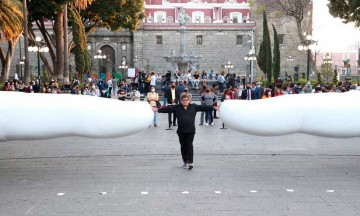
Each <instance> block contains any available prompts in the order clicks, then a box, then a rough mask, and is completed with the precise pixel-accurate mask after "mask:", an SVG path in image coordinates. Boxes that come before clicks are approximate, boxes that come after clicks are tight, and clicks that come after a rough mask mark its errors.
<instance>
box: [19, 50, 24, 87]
mask: <svg viewBox="0 0 360 216" xmlns="http://www.w3.org/2000/svg"><path fill="white" fill-rule="evenodd" d="M19 64H20V80H21V81H22V82H23V74H22V65H23V64H25V56H23V57H22V59H20V61H19Z"/></svg>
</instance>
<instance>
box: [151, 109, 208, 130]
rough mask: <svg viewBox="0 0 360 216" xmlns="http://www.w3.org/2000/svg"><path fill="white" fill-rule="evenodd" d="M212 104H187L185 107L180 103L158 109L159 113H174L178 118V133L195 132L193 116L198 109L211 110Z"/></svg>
mask: <svg viewBox="0 0 360 216" xmlns="http://www.w3.org/2000/svg"><path fill="white" fill-rule="evenodd" d="M213 109H214V108H213V107H212V106H204V105H197V104H189V105H188V107H187V109H185V108H184V107H183V105H182V104H178V105H174V106H167V107H162V108H159V109H158V112H159V113H175V115H176V117H177V119H178V125H179V126H178V129H177V132H178V133H193V132H195V116H196V113H197V112H198V111H212V110H213Z"/></svg>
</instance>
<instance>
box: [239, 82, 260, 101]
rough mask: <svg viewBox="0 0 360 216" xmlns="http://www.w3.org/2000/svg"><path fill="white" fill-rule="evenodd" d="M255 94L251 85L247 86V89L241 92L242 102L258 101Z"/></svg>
mask: <svg viewBox="0 0 360 216" xmlns="http://www.w3.org/2000/svg"><path fill="white" fill-rule="evenodd" d="M255 98H256V96H255V92H254V91H253V90H252V89H251V85H250V83H247V84H246V88H245V89H244V90H242V92H241V100H256V99H255Z"/></svg>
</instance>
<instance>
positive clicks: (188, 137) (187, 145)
mask: <svg viewBox="0 0 360 216" xmlns="http://www.w3.org/2000/svg"><path fill="white" fill-rule="evenodd" d="M180 101H181V102H180V104H177V105H174V106H167V107H162V108H158V109H157V108H154V107H153V110H154V112H159V113H174V114H175V115H176V116H177V117H178V123H179V127H178V129H177V134H178V136H179V142H180V146H181V156H182V160H183V162H184V164H183V168H184V169H192V168H193V167H194V165H193V158H194V150H193V141H194V136H195V117H196V113H197V112H199V111H212V110H214V109H218V107H214V106H206V105H197V104H190V98H189V96H188V95H187V94H185V93H183V94H181V96H180Z"/></svg>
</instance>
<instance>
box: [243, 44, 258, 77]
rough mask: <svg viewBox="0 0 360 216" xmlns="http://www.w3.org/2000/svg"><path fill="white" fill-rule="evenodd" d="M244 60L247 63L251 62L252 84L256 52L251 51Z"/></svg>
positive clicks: (250, 75)
mask: <svg viewBox="0 0 360 216" xmlns="http://www.w3.org/2000/svg"><path fill="white" fill-rule="evenodd" d="M244 59H245V61H249V62H250V74H249V81H250V83H252V81H253V64H252V61H256V55H255V51H254V50H253V49H252V50H250V52H249V54H247V55H246V56H245V58H244Z"/></svg>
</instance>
